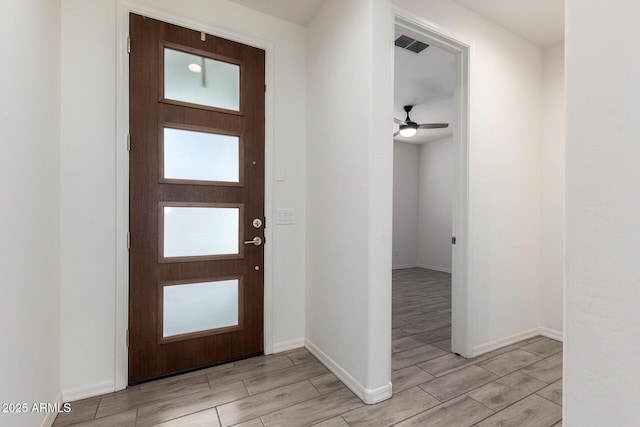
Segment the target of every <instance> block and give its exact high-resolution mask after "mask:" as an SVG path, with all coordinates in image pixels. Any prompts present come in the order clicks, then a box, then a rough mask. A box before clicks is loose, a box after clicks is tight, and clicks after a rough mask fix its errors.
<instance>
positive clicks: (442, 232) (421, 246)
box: [417, 137, 453, 273]
mask: <svg viewBox="0 0 640 427" xmlns="http://www.w3.org/2000/svg"><path fill="white" fill-rule="evenodd" d="M419 159H420V173H419V190H418V191H419V194H420V197H419V209H418V211H419V214H418V229H417V231H418V236H419V238H418V253H417V255H418V256H417V263H418V265H419V266H420V267H422V268H429V269H432V270H438V271H445V272H448V273H451V236H453V234H452V225H451V221H452V213H451V209H452V197H453V138H451V137H448V138H443V139H439V140H437V141H431V142H428V143H426V144H422V145H421V146H420V153H419Z"/></svg>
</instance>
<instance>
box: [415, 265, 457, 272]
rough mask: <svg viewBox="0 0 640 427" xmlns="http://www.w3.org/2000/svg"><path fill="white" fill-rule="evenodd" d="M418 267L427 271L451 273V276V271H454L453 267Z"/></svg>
mask: <svg viewBox="0 0 640 427" xmlns="http://www.w3.org/2000/svg"><path fill="white" fill-rule="evenodd" d="M416 267H420V268H426V269H427V270H435V271H441V272H443V273H449V274H451V271H452V270H451V267H436V266H435V265H425V264H418V265H417V266H416Z"/></svg>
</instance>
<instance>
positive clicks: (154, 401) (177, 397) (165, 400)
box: [94, 381, 248, 420]
mask: <svg viewBox="0 0 640 427" xmlns="http://www.w3.org/2000/svg"><path fill="white" fill-rule="evenodd" d="M237 383H242V381H234V382H231V383H226V384H222V385H220V386H218V387H225V386H231V385H233V384H237ZM243 386H244V384H243ZM213 389H215V387H210V388H208V389H202V390H195V391H189V392H187V393H186V394H182V393H180V394H177V395H175V396H171V397H166V398H163V399H160V400H153V401H151V402H144V403H142V404H140V405H138V406H135V407H133V408H129V409H126V410H124V411H119V412H115V413H113V414H108V415H105V416H103V417H99V418H94V419H96V420H99V419H102V418H105V417H108V416H111V415H116V414H121V413H123V412H127V411H130V410H131V409H135V410H136V419H137V418H138V417H137V411H138V410H139V409H142V408H146V407H148V406H153V405H157V404H159V403H168V402H170V401H172V400H176V399H182V398H184V397H189V396H190V397H193V396H194V395H195V394H197V393H204V392H207V391H210V390H213ZM245 397H248V395H247V396H245ZM213 407H215V406H212V407H209V408H205V409H211V408H213ZM196 412H200V411H196ZM194 413H195V412H194Z"/></svg>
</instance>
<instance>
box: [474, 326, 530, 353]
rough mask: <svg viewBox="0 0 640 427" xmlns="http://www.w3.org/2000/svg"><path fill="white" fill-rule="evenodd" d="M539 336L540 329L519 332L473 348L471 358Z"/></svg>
mask: <svg viewBox="0 0 640 427" xmlns="http://www.w3.org/2000/svg"><path fill="white" fill-rule="evenodd" d="M537 335H540V328H533V329H529V330H528V331H524V332H520V333H517V334H514V335H511V336H508V337H504V338H500V339H497V340H495V341H491V342H488V343H486V344H481V345H478V346H475V347H473V354H472V355H471V356H472V357H477V356H480V355H482V354H485V353H489V352H490V351H493V350H497V349H499V348H502V347H506V346H508V345H511V344H514V343H517V342H518V341H522V340H526V339H529V338H533V337H535V336H537Z"/></svg>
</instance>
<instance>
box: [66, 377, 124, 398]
mask: <svg viewBox="0 0 640 427" xmlns="http://www.w3.org/2000/svg"><path fill="white" fill-rule="evenodd" d="M115 389H116V385H115V383H114V382H113V381H100V382H97V383H93V384H87V385H84V386H80V387H75V388H70V389H68V390H62V397H63V398H64V401H65V402H74V401H76V400H80V399H86V398H88V397H95V396H100V395H101V394H107V393H113V392H114V391H115Z"/></svg>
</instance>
